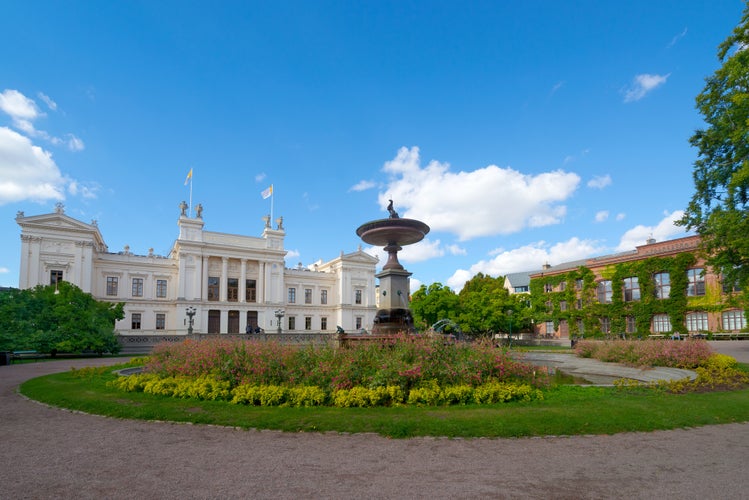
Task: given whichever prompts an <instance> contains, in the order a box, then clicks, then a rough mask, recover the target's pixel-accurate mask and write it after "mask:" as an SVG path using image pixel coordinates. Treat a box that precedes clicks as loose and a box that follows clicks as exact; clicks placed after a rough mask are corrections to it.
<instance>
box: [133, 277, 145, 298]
mask: <svg viewBox="0 0 749 500" xmlns="http://www.w3.org/2000/svg"><path fill="white" fill-rule="evenodd" d="M133 297H143V278H133Z"/></svg>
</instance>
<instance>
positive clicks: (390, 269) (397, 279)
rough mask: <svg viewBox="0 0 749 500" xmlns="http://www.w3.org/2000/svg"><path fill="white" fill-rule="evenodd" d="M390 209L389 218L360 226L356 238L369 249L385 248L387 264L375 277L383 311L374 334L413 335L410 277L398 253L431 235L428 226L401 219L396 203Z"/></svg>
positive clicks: (374, 328)
mask: <svg viewBox="0 0 749 500" xmlns="http://www.w3.org/2000/svg"><path fill="white" fill-rule="evenodd" d="M389 201H390V204H389V205H388V207H387V210H388V212H389V213H390V216H389V217H388V218H387V219H378V220H374V221H370V222H367V223H365V224H362V225H361V226H359V229H357V230H356V234H357V235H358V236H359V237H360V238H361V239H362V240H363V241H364V242H365V243H369V244H370V245H376V246H381V247H384V249H385V251H386V252H387V253H388V260H387V262H386V263H385V265H384V266H382V271H381V272H380V273H378V274H377V275H375V276H376V277H377V278H379V280H380V308H379V309H378V310H377V314H376V315H375V319H374V326H373V328H372V333H374V334H376V335H388V334H393V333H398V332H403V331H405V332H413V330H414V326H413V318H412V316H411V310H410V309H409V308H408V304H409V299H408V293H409V284H408V277H409V276H411V273H409V272H408V271H406V270H405V269H404V268H403V266H402V265H401V263H400V262H398V251H399V250H402V249H403V246H404V245H412V244H414V243H418V242H419V241H421V240H422V239H424V236H425V235H426V234H427V233H429V226H427V225H426V224H424V223H423V222H421V221H418V220H414V219H402V218H400V217H399V216H398V213H397V212H396V211H395V210H394V209H393V200H389Z"/></svg>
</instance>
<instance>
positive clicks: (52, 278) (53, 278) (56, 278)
mask: <svg viewBox="0 0 749 500" xmlns="http://www.w3.org/2000/svg"><path fill="white" fill-rule="evenodd" d="M60 281H62V271H59V270H56V269H53V270H52V271H50V272H49V284H50V285H56V284H57V283H59V282H60Z"/></svg>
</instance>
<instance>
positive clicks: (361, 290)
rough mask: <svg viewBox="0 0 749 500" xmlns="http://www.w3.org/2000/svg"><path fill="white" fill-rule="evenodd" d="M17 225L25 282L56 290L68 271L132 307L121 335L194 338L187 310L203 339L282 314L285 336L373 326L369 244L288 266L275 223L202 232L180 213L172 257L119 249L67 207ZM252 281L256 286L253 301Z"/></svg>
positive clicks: (199, 223) (271, 325) (269, 328)
mask: <svg viewBox="0 0 749 500" xmlns="http://www.w3.org/2000/svg"><path fill="white" fill-rule="evenodd" d="M16 222H17V223H18V224H19V226H20V227H21V241H22V245H21V269H20V277H19V286H20V287H21V288H32V287H34V286H36V285H40V284H41V285H48V284H50V279H51V275H52V274H51V273H53V272H55V273H56V272H62V276H63V279H64V280H65V281H69V282H71V283H73V284H75V285H76V286H78V287H80V288H81V289H83V290H84V291H86V292H90V293H91V294H92V295H93V296H94V297H95V298H97V299H98V300H105V301H111V302H124V303H125V318H124V319H122V320H121V321H118V322H117V324H116V329H117V331H118V332H119V333H120V334H123V335H163V334H187V332H188V322H187V315H186V311H187V308H188V307H190V308H193V309H194V310H195V316H194V325H193V329H194V331H195V332H197V333H208V332H210V333H234V332H237V333H244V332H245V328H246V326H247V325H248V323H249V324H252V325H253V326H254V325H255V324H257V325H258V326H259V327H260V328H263V329H264V330H265V331H266V332H274V331H277V329H278V325H277V318H276V311H277V310H283V311H284V317H283V320H282V324H281V329H282V331H283V332H289V331H294V332H310V333H317V332H330V333H334V332H335V331H336V327H337V326H341V327H342V328H343V329H344V330H346V331H348V332H354V331H356V329H357V326H358V325H361V328H364V329H367V330H370V329H371V328H372V323H373V320H374V316H375V313H376V307H375V302H374V297H375V284H374V280H375V266H376V264H377V259H376V258H375V257H372V256H370V255H368V254H366V253H364V252H363V251H362V250H361V248H359V250H357V251H356V252H353V253H350V254H345V255H344V254H343V253H341V255H340V256H339V257H337V258H336V259H333V260H331V261H329V262H325V263H322V262H320V263H318V264H316V265H315V267H314V268H313V269H286V268H285V264H284V257H285V255H286V251H285V250H284V246H283V245H284V237H285V234H286V233H285V230H284V229H283V228H282V227H280V226H279V227H277V228H276V229H273V228H271V227H270V225H269V224H268V223H267V222H266V225H265V227H264V228H263V232H262V235H261V236H259V237H252V236H242V235H233V234H226V233H214V232H209V231H204V230H203V226H204V222H203V220H202V218H190V217H186V216H185V215H182V216H180V217H179V219H178V222H177V225H178V229H179V236H178V238H177V240H176V241H175V243H174V246H173V247H172V250H171V251H170V253H169V255H168V256H159V255H154V254H153V252H152V251H149V254H148V255H134V254H133V253H131V252H130V251H129V249H127V248H126V249H125V251H123V252H118V253H111V252H109V251H108V249H107V246H106V245H105V244H104V240H103V238H102V236H101V234H100V233H99V229H98V227H97V226H96V224H95V223H92V224H86V223H83V222H81V221H78V220H76V219H73V218H71V217H69V216H67V215H65V213H64V210H63V209H62V207H61V206H58V209H57V211H56V212H55V213H53V214H44V215H37V216H30V217H27V216H25V215H24V214H23V213H21V212H19V213H18V214H17V216H16ZM247 280H254V282H255V289H254V295H255V296H254V297H250V296H249V295H251V293H252V292H251V291H249V292H248V290H247V289H246V286H245V285H246V283H247ZM234 283H236V284H237V286H236V287H234V286H232V287H231V289H230V287H229V285H230V284H234ZM290 288H294V289H295V297H294V299H295V300H294V302H291V301H290V300H289V299H290V296H289V289H290ZM306 290H311V292H310V296H309V300H308V298H307V295H306V293H307V292H306ZM357 290H358V295H357ZM323 294H325V295H326V296H327V303H323V299H322V297H323ZM357 296H360V297H361V303H359V304H357V303H356V297H357ZM138 318H139V319H140V321H137V320H138ZM289 318H294V319H293V320H292V323H293V325H290V323H289ZM160 319H163V322H161V323H162V324H157V323H159V320H160ZM324 323H327V325H325V324H324ZM290 326H293V327H294V328H293V330H291V329H290V328H289V327H290ZM323 326H325V328H324V329H323V328H322V327H323Z"/></svg>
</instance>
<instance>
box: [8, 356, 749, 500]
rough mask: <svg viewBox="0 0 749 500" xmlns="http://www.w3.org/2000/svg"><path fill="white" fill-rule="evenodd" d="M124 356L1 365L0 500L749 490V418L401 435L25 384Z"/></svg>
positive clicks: (723, 494)
mask: <svg viewBox="0 0 749 500" xmlns="http://www.w3.org/2000/svg"><path fill="white" fill-rule="evenodd" d="M739 343H740V342H735V344H739ZM742 344H743V343H742ZM746 344H747V345H746V347H747V353H748V354H749V342H747V343H746ZM734 347H741V348H743V347H742V346H734ZM117 361H119V360H111V359H89V360H76V361H60V362H51V363H34V364H24V365H14V366H0V446H1V448H0V450H1V451H0V499H6V498H7V499H11V498H12V499H21V498H76V499H86V498H96V499H100V498H112V499H120V498H122V499H127V498H133V499H136V498H137V499H143V498H149V499H150V498H159V499H160V498H165V499H166V498H179V499H189V498H289V499H297V498H345V499H350V498H428V499H438V498H554V499H565V498H570V499H571V498H575V499H577V498H628V499H629V498H658V499H667V498H679V499H692V498H694V499H712V498H749V475H748V474H747V473H746V457H747V453H746V452H747V449H749V423H743V424H729V425H717V426H708V427H701V428H696V429H678V430H673V431H659V432H650V433H625V434H617V435H614V436H575V437H548V438H532V439H442V438H418V439H408V440H392V439H386V438H382V437H379V436H375V435H368V434H363V435H339V434H334V433H326V434H310V433H300V434H288V433H281V432H275V431H243V430H236V429H231V428H222V427H212V426H197V425H184V424H170V423H156V422H139V421H126V420H117V419H112V418H105V417H98V416H94V415H85V414H79V413H73V412H69V411H66V410H60V409H55V408H49V407H47V406H44V405H41V404H39V403H35V402H33V401H29V400H26V399H25V398H23V397H21V396H19V395H18V394H17V393H16V389H17V386H18V384H19V383H21V382H22V381H24V380H26V379H28V378H32V377H36V376H38V375H42V374H45V373H52V372H55V371H61V370H65V369H68V368H70V367H71V366H85V365H98V364H108V363H114V362H117Z"/></svg>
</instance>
